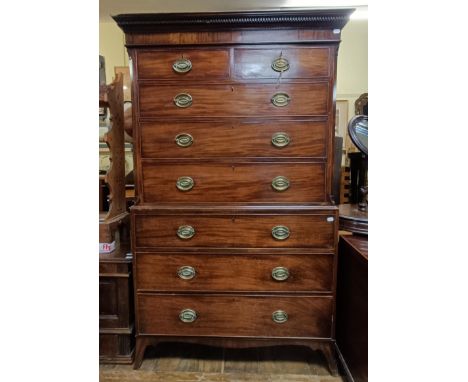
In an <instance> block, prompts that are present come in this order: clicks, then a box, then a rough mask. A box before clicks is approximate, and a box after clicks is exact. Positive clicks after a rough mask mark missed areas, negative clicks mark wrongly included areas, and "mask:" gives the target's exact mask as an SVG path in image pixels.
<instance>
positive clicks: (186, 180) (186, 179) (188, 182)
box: [176, 176, 195, 192]
mask: <svg viewBox="0 0 468 382" xmlns="http://www.w3.org/2000/svg"><path fill="white" fill-rule="evenodd" d="M193 186H195V182H194V181H193V179H192V178H191V177H190V176H181V177H180V178H179V179H177V182H176V187H177V188H178V189H179V190H180V191H184V192H185V191H190V190H191V189H192V188H193Z"/></svg>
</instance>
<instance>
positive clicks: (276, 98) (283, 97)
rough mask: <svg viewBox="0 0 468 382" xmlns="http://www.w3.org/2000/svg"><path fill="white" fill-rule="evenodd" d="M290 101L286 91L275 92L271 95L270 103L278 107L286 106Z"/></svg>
mask: <svg viewBox="0 0 468 382" xmlns="http://www.w3.org/2000/svg"><path fill="white" fill-rule="evenodd" d="M289 102H291V97H290V96H289V95H288V94H287V93H276V94H275V95H273V97H271V103H272V104H273V105H275V106H278V107H283V106H287V105H288V104H289Z"/></svg>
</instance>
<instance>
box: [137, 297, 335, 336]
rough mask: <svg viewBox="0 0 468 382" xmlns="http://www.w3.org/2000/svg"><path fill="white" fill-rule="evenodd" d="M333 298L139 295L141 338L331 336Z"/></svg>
mask: <svg viewBox="0 0 468 382" xmlns="http://www.w3.org/2000/svg"><path fill="white" fill-rule="evenodd" d="M332 301H333V300H332V297H331V296H322V297H312V296H310V297H309V296H304V297H302V296H301V297H296V296H294V297H289V296H288V297H286V296H225V295H224V296H223V295H192V296H188V295H172V294H171V295H163V294H151V295H142V294H140V295H139V296H138V313H139V315H138V317H139V334H153V335H174V336H234V337H244V336H245V337H269V338H275V337H276V338H280V337H316V338H317V337H318V338H330V336H331V327H332Z"/></svg>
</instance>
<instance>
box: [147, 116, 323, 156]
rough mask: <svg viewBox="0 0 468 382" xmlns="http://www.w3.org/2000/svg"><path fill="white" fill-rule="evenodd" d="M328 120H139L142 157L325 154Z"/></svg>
mask: <svg viewBox="0 0 468 382" xmlns="http://www.w3.org/2000/svg"><path fill="white" fill-rule="evenodd" d="M328 124H329V123H328V121H327V120H324V121H304V120H302V121H295V120H240V121H239V120H234V121H224V122H219V121H217V120H212V121H197V120H194V121H190V122H181V121H167V120H166V121H159V122H140V131H141V141H142V142H141V150H142V157H143V158H217V157H236V156H237V157H277V158H280V157H283V158H284V157H320V158H324V157H325V156H326V147H327V128H328Z"/></svg>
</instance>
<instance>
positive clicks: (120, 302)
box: [99, 75, 135, 363]
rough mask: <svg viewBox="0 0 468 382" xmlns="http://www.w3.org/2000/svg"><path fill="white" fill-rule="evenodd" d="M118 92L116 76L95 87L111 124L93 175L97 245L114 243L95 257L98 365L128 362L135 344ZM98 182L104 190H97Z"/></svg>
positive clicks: (120, 88)
mask: <svg viewBox="0 0 468 382" xmlns="http://www.w3.org/2000/svg"><path fill="white" fill-rule="evenodd" d="M122 90H123V89H122V76H121V75H117V76H116V79H115V80H114V82H113V83H112V84H111V85H101V86H100V87H99V106H100V107H106V108H109V112H110V123H111V125H110V129H109V130H108V132H107V133H106V134H105V136H104V141H105V142H106V144H107V145H108V147H109V157H110V158H109V159H110V161H111V163H112V166H110V168H109V170H108V171H107V173H106V175H105V176H101V175H100V176H99V191H100V203H99V205H100V211H99V242H100V243H112V242H114V241H115V245H116V249H115V250H114V251H113V252H111V253H108V254H104V253H102V254H99V361H100V362H102V363H132V362H133V352H134V342H135V341H134V335H133V333H134V325H133V288H132V269H131V266H132V255H131V253H130V251H129V249H130V248H129V244H130V240H129V213H128V212H127V207H126V199H125V164H124V160H125V159H124V129H123V98H122ZM104 183H105V184H106V186H107V187H106V188H105V190H106V191H103V190H104ZM104 197H106V198H107V200H106V203H104V201H103V198H104ZM105 206H108V209H104V207H105Z"/></svg>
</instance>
